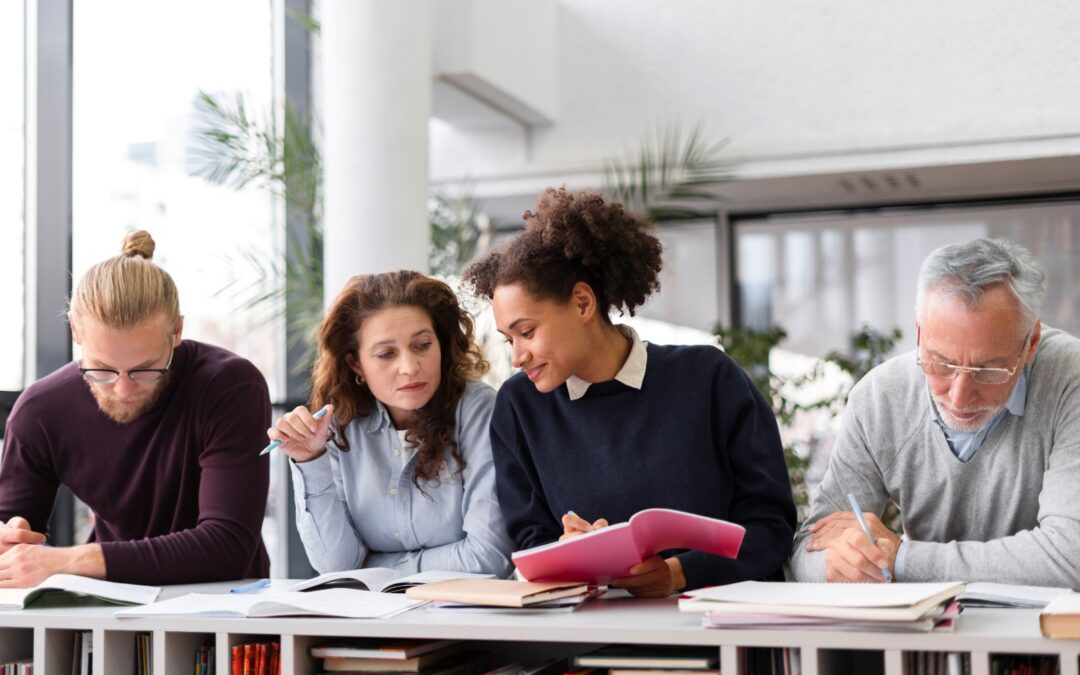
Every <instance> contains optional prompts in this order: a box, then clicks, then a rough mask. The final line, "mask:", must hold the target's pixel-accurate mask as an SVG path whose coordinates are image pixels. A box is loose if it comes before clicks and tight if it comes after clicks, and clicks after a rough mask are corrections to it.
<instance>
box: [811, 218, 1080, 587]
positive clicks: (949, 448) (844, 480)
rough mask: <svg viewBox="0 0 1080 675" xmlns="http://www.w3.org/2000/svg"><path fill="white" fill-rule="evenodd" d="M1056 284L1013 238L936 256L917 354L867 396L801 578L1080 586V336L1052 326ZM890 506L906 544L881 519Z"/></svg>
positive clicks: (818, 512) (843, 437) (837, 450)
mask: <svg viewBox="0 0 1080 675" xmlns="http://www.w3.org/2000/svg"><path fill="white" fill-rule="evenodd" d="M1044 279H1045V275H1044V273H1043V271H1042V269H1041V267H1040V265H1039V263H1038V262H1037V261H1036V260H1035V258H1034V257H1033V256H1032V255H1031V253H1030V252H1029V251H1027V250H1026V249H1025V248H1023V247H1021V246H1019V245H1017V244H1014V243H1012V242H1009V241H1005V240H1000V239H994V240H988V239H978V240H975V241H971V242H967V243H964V244H954V245H951V246H945V247H943V248H939V249H937V250H936V251H934V252H933V253H931V254H930V255H929V257H927V259H926V260H925V261H924V262H923V265H922V269H921V270H920V272H919V286H918V297H917V301H916V306H915V331H916V337H917V343H916V344H917V347H916V350H915V352H910V353H907V354H903V355H901V356H897V357H895V358H893V359H890V360H889V361H888V362H886V363H884V364H882V365H881V366H878V367H877V368H875V369H874V370H872V371H871V372H870V373H869V374H868V375H867V376H866V377H865V378H863V379H862V380H861V381H860V382H859V383H858V384H857V385H856V386H855V387H854V388H853V389H852V391H851V396H850V397H849V399H848V406H847V410H846V411H845V412H844V417H843V420H842V425H841V430H840V435H839V438H838V439H837V441H836V445H835V447H834V449H833V454H832V457H831V459H830V461H829V468H828V471H827V472H826V474H825V477H824V479H823V480H822V483H821V486H820V489H819V490H818V492H817V494H816V495H815V497H814V501H813V505H812V508H811V512H810V517H809V518H808V519H807V522H806V524H805V525H804V526H803V527H802V529H801V530H800V531H799V533H798V534H797V535H796V537H795V548H794V551H793V553H792V563H791V566H792V571H793V573H794V576H795V578H796V579H797V580H799V581H823V580H828V581H854V582H873V581H883V580H885V579H887V578H889V577H892V578H893V579H895V580H897V581H933V580H961V581H997V582H1003V583H1014V584H1033V585H1045V586H1068V587H1071V588H1080V340H1078V339H1077V338H1075V337H1073V336H1071V335H1068V334H1067V333H1063V332H1061V331H1059V330H1055V329H1053V328H1050V327H1048V326H1045V325H1043V324H1042V323H1040V321H1039V311H1040V307H1041V306H1042V301H1043V296H1044V294H1045V281H1044ZM848 493H852V494H854V495H855V497H856V498H857V500H858V503H859V505H860V506H861V507H862V509H863V510H865V511H866V513H865V519H866V521H867V524H868V525H869V529H870V531H871V534H872V535H873V537H874V539H875V540H876V544H874V543H871V541H870V538H869V537H867V536H866V534H865V533H864V532H863V531H862V530H861V529H860V527H859V524H858V522H857V521H856V519H855V517H854V515H853V514H852V513H851V511H850V508H849V507H848V503H849V502H848V499H847V495H848ZM889 501H892V502H894V503H895V504H896V505H897V506H898V507H899V509H900V515H901V518H902V524H903V537H900V536H898V535H897V534H896V533H894V532H892V531H891V530H890V529H889V528H888V527H886V526H885V525H884V524H883V523H882V522H881V520H880V516H881V514H883V512H884V511H885V507H886V504H887V503H888V502H889ZM886 572H887V573H888V574H886Z"/></svg>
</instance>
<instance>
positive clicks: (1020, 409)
mask: <svg viewBox="0 0 1080 675" xmlns="http://www.w3.org/2000/svg"><path fill="white" fill-rule="evenodd" d="M1027 389H1028V379H1027V368H1026V367H1025V368H1024V369H1023V370H1022V371H1020V378H1019V379H1018V380H1017V381H1016V386H1015V387H1014V388H1013V390H1012V393H1011V394H1009V400H1008V401H1006V402H1005V407H1004V408H1002V409H1001V410H1000V411H998V413H997V414H996V415H994V416H993V417H992V418H991V419H990V421H989V422H987V423H986V424H985V425H983V427H982V428H981V429H976V430H975V431H960V430H958V429H952V428H950V427H949V426H947V425H946V424H945V421H944V420H943V419H941V413H940V412H938V409H937V405H935V404H934V397H933V396H931V395H930V387H929V384H928V385H927V388H926V393H927V396H928V398H929V399H930V415H931V417H932V418H933V420H934V424H937V425H938V427H940V428H941V430H942V431H943V432H945V439H946V440H947V441H948V443H949V447H950V449H952V451H953V454H955V455H956V456H957V458H958V459H959V460H960V461H961V462H967V461H968V460H970V459H971V458H972V457H974V456H975V452H976V451H977V450H978V449H979V448H980V447H981V446H982V444H983V441H985V440H986V437H987V436H989V435H990V432H991V431H993V430H994V427H996V426H997V425H998V422H1000V421H1001V420H1002V419H1003V418H1004V417H1005V413H1006V412H1008V413H1010V414H1012V415H1013V416H1015V417H1023V416H1024V410H1025V409H1026V407H1027Z"/></svg>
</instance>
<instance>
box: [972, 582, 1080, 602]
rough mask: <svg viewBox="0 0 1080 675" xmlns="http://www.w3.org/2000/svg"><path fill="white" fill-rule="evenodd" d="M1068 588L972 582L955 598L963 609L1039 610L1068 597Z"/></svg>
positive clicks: (1069, 591)
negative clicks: (1063, 597)
mask: <svg viewBox="0 0 1080 675" xmlns="http://www.w3.org/2000/svg"><path fill="white" fill-rule="evenodd" d="M1071 592H1072V591H1071V590H1070V589H1068V588H1057V587H1054V586H1017V585H1015V584H994V583H989V582H985V581H973V582H971V583H969V584H968V585H967V588H966V589H964V592H963V593H961V594H960V595H959V597H957V600H959V601H960V604H961V605H963V606H965V607H1016V608H1026V609H1041V608H1043V607H1046V605H1047V603H1049V602H1050V601H1051V600H1053V599H1054V598H1056V597H1058V596H1059V595H1068V594H1069V593H1071Z"/></svg>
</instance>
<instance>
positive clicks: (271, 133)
mask: <svg viewBox="0 0 1080 675" xmlns="http://www.w3.org/2000/svg"><path fill="white" fill-rule="evenodd" d="M195 108H196V111H197V112H198V114H199V117H200V122H201V126H200V128H199V129H198V131H197V132H196V133H197V137H198V139H199V141H200V144H199V146H198V148H197V151H196V154H197V156H198V159H199V170H198V172H197V173H198V174H199V175H201V176H202V177H203V178H205V179H206V180H208V181H210V182H212V183H216V184H219V185H227V186H229V187H232V188H235V189H242V188H245V187H249V186H251V187H258V188H263V189H266V190H269V191H270V192H271V193H272V194H273V195H275V196H277V197H279V198H281V199H284V202H285V208H286V210H287V212H288V214H289V218H290V220H291V221H293V222H299V223H300V224H301V227H300V228H298V229H299V232H297V231H294V230H293V229H291V228H290V229H289V230H288V235H287V236H288V246H289V249H290V250H291V251H293V255H290V256H270V257H268V256H266V255H265V254H264V253H262V252H261V251H257V250H255V249H248V250H242V251H240V252H238V253H236V254H235V255H232V256H229V257H228V258H229V259H228V260H227V261H226V262H227V263H228V265H227V268H228V269H230V270H232V271H231V272H230V274H229V276H228V278H227V279H226V281H225V283H224V285H223V286H222V288H221V289H220V290H219V291H218V292H219V293H225V294H229V295H230V296H231V297H233V298H235V299H237V301H238V302H239V303H240V306H241V307H243V308H245V309H260V310H264V311H266V312H267V317H266V318H280V317H282V316H284V315H285V305H286V300H288V305H289V312H288V317H289V328H290V331H289V347H290V348H292V347H294V346H296V345H297V344H301V343H302V344H303V345H304V355H303V357H302V359H300V360H299V361H298V362H297V363H296V364H294V366H293V371H294V372H296V373H299V372H304V371H306V370H307V369H308V368H309V367H310V366H311V364H312V363H313V362H314V358H315V348H316V347H315V346H316V344H317V336H318V330H319V324H320V323H321V321H322V315H323V256H322V252H323V232H322V158H321V155H320V153H319V149H318V146H317V145H316V143H315V139H314V134H313V130H312V128H311V124H310V123H309V122H308V120H306V119H304V118H303V117H302V116H301V115H300V114H299V113H297V111H296V109H295V108H294V107H293V106H292V105H291V104H288V103H287V104H286V106H285V117H284V124H283V125H282V130H281V132H280V133H278V132H276V131H275V127H274V124H273V121H272V120H271V119H266V118H263V119H260V118H259V117H257V116H255V115H254V114H252V113H251V112H250V110H251V106H250V105H249V104H248V103H247V101H246V99H245V97H244V96H243V95H241V94H236V95H234V96H232V97H225V96H222V97H215V96H212V95H210V94H208V93H206V92H202V91H200V92H199V95H198V97H197V99H196V102H195Z"/></svg>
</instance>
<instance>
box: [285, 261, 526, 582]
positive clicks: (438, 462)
mask: <svg viewBox="0 0 1080 675" xmlns="http://www.w3.org/2000/svg"><path fill="white" fill-rule="evenodd" d="M487 367H488V364H487V362H485V361H484V360H483V358H482V356H481V354H480V351H479V348H478V347H477V346H476V344H475V343H474V342H473V325H472V319H471V318H470V317H469V315H468V314H467V313H466V312H465V311H464V310H462V308H461V307H460V305H459V304H458V301H457V297H456V296H455V295H454V292H453V291H452V290H451V289H450V287H449V286H447V285H446V284H444V283H443V282H441V281H438V280H436V279H432V278H430V277H426V276H424V275H422V274H419V273H417V272H407V271H401V272H390V273H387V274H374V275H363V276H355V277H353V278H352V279H350V280H349V283H348V284H346V286H345V288H344V290H342V291H341V293H340V294H339V295H338V297H337V299H336V300H335V301H334V304H333V305H332V306H331V307H330V310H329V311H328V312H327V315H326V318H325V319H324V320H323V323H322V327H321V329H320V334H319V354H318V358H317V360H316V363H315V368H314V375H313V383H312V394H311V409H309V408H306V407H303V406H301V407H299V408H296V409H295V410H293V411H292V412H290V413H288V414H287V415H285V416H284V417H282V418H281V419H279V420H278V421H277V423H276V424H275V426H274V427H273V428H271V429H270V430H269V431H268V435H269V437H270V438H271V439H277V440H281V441H282V442H283V443H282V445H281V450H282V452H284V453H285V454H286V455H288V456H289V457H290V459H291V460H292V461H291V462H290V465H291V467H292V474H293V482H294V486H295V492H296V506H297V508H296V511H297V527H298V529H299V531H300V538H301V540H303V542H304V547H305V549H306V550H307V554H308V558H309V559H310V560H311V562H312V565H313V566H314V567H315V569H317V570H318V571H319V572H329V571H336V570H346V569H355V568H359V567H391V568H396V569H398V570H400V571H402V572H419V571H427V570H452V571H460V572H479V573H488V574H495V575H499V576H503V575H506V574H507V573H508V572H509V570H510V564H509V552H510V549H511V544H510V541H509V540H508V539H507V536H506V531H505V525H504V522H503V520H502V517H501V514H500V511H499V506H498V502H497V500H496V497H495V474H494V467H493V465H492V457H491V445H490V440H489V434H488V426H489V423H490V419H491V411H492V407H493V404H494V400H495V392H494V391H493V390H492V389H491V387H488V386H486V385H484V384H482V383H480V382H478V381H477V378H479V377H480V376H481V375H483V373H484V372H486V370H487ZM324 405H328V406H329V410H328V414H327V415H325V416H324V417H322V418H321V419H315V418H314V416H313V415H312V413H311V410H312V409H315V410H317V409H319V408H321V407H323V406H324Z"/></svg>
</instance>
